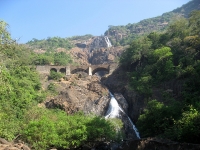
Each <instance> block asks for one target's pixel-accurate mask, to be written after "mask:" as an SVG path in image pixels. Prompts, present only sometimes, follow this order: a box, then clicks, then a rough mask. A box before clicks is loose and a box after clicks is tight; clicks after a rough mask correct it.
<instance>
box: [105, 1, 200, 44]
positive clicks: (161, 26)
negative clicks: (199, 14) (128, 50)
mask: <svg viewBox="0 0 200 150" xmlns="http://www.w3.org/2000/svg"><path fill="white" fill-rule="evenodd" d="M199 9H200V1H199V0H192V1H190V2H188V3H187V4H185V5H183V6H182V7H180V8H177V9H175V10H173V11H170V12H167V13H164V14H162V15H161V16H157V17H154V18H148V19H144V20H142V21H140V22H138V23H129V24H127V25H122V26H110V27H109V29H108V30H107V31H106V32H105V34H104V35H105V36H108V37H109V39H110V40H111V42H112V44H113V45H115V46H117V45H127V44H130V42H131V41H132V40H133V39H135V38H137V37H138V36H140V35H144V34H148V33H150V32H153V31H161V32H162V31H164V30H165V29H166V28H167V26H168V25H169V24H170V23H171V22H173V21H174V20H176V19H178V18H180V17H188V16H189V14H190V13H191V11H193V10H199Z"/></svg>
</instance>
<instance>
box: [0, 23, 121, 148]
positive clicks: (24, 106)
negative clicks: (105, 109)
mask: <svg viewBox="0 0 200 150" xmlns="http://www.w3.org/2000/svg"><path fill="white" fill-rule="evenodd" d="M7 27H8V25H7V23H5V22H3V21H0V59H1V61H0V137H1V138H5V139H6V140H9V141H12V140H15V139H16V138H18V139H21V140H22V141H24V142H25V143H28V144H29V145H30V146H31V147H32V148H33V149H38V150H40V149H41V150H44V149H48V148H51V147H56V148H75V147H78V146H80V145H91V144H92V145H93V146H94V145H95V144H98V142H101V141H102V140H104V141H105V140H108V141H109V140H114V141H117V140H118V139H119V138H120V137H121V136H119V134H118V133H119V132H116V130H117V131H119V127H120V125H121V123H120V122H119V121H118V120H105V119H104V118H101V117H98V116H95V115H84V114H83V113H81V112H80V113H76V114H73V115H67V114H66V112H64V111H62V110H59V109H46V108H43V107H38V105H37V104H38V103H40V102H42V101H43V100H45V97H46V96H47V95H49V94H51V93H52V90H53V87H52V84H50V87H48V90H43V89H42V88H41V83H40V78H39V74H38V73H37V72H36V71H35V68H34V67H32V65H33V66H34V64H35V63H36V64H43V63H44V62H43V61H44V60H45V61H46V59H42V58H41V57H47V56H44V55H41V56H38V55H36V54H34V53H33V52H32V50H31V49H29V48H27V46H26V45H19V44H17V43H16V41H14V40H12V39H11V38H10V37H11V36H10V33H9V32H8V31H7ZM48 57H49V59H50V58H51V59H53V60H54V63H60V64H62V62H59V61H61V60H63V61H66V55H65V54H64V53H57V54H55V53H54V54H53V55H52V56H48ZM63 57H64V58H63ZM62 58H63V59H62ZM57 61H58V62H57ZM49 62H51V61H49ZM64 63H66V62H64ZM117 122H118V123H117ZM116 125H117V126H116Z"/></svg>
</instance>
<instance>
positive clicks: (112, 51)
mask: <svg viewBox="0 0 200 150" xmlns="http://www.w3.org/2000/svg"><path fill="white" fill-rule="evenodd" d="M74 45H76V47H75V48H73V49H72V50H71V52H70V53H71V54H72V56H73V57H74V60H75V62H77V63H79V64H81V65H83V64H88V63H90V64H93V65H97V64H105V63H112V62H115V61H117V59H118V57H119V56H120V55H121V53H122V52H123V51H124V49H125V48H124V47H121V46H119V47H113V46H112V44H111V43H110V41H109V38H108V37H107V36H97V37H93V38H90V39H88V40H87V41H78V43H75V44H74Z"/></svg>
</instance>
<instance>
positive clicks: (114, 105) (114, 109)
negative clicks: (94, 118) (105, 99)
mask: <svg viewBox="0 0 200 150" xmlns="http://www.w3.org/2000/svg"><path fill="white" fill-rule="evenodd" d="M110 96H111V100H110V103H109V107H108V110H107V112H106V115H105V118H119V119H121V120H122V121H123V119H122V117H121V114H122V115H124V116H125V117H126V118H127V119H128V121H129V123H130V124H131V126H132V129H133V130H134V132H135V134H136V137H137V138H138V139H140V135H139V132H138V130H137V128H136V127H135V125H134V124H133V122H132V121H131V119H130V118H129V116H128V115H127V114H126V113H125V112H124V111H123V109H122V108H121V107H120V106H119V104H118V102H117V100H116V99H115V97H114V95H113V94H111V92H110Z"/></svg>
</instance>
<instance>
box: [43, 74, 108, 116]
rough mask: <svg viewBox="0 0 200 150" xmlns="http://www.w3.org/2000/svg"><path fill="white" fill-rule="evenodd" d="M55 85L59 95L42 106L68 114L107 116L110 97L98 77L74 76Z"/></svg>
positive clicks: (49, 98)
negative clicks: (79, 112)
mask: <svg viewBox="0 0 200 150" xmlns="http://www.w3.org/2000/svg"><path fill="white" fill-rule="evenodd" d="M49 82H52V81H49ZM55 84H56V86H57V90H58V91H59V94H58V95H56V96H52V97H48V99H47V100H46V101H45V102H44V103H42V104H40V106H44V107H47V108H60V109H62V110H64V111H66V112H67V113H68V114H73V113H75V112H78V111H82V112H84V113H85V114H90V113H93V114H96V115H100V116H104V115H105V113H106V110H107V107H108V104H109V101H110V97H109V93H108V90H107V88H106V87H105V86H103V85H102V84H101V82H100V81H99V78H98V77H97V76H92V77H91V76H84V75H81V73H80V74H74V75H71V76H70V77H69V78H68V79H67V81H66V80H63V81H59V82H56V83H55Z"/></svg>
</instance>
